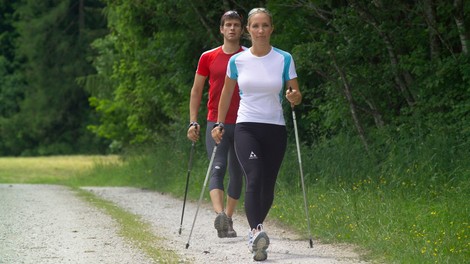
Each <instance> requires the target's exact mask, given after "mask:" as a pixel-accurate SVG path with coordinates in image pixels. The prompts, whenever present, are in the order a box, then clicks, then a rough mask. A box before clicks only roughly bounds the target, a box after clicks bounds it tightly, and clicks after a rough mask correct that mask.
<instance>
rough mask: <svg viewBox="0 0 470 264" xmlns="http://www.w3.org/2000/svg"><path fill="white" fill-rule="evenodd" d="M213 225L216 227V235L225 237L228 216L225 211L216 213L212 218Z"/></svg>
mask: <svg viewBox="0 0 470 264" xmlns="http://www.w3.org/2000/svg"><path fill="white" fill-rule="evenodd" d="M214 227H215V229H217V236H218V237H220V238H223V237H227V233H228V217H227V215H226V214H225V212H221V213H218V214H217V216H216V217H215V220H214Z"/></svg>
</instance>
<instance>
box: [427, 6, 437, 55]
mask: <svg viewBox="0 0 470 264" xmlns="http://www.w3.org/2000/svg"><path fill="white" fill-rule="evenodd" d="M424 14H425V17H426V23H427V24H428V32H429V33H428V34H429V49H430V53H431V54H430V55H431V59H435V58H438V57H439V54H440V41H439V34H438V32H437V18H436V5H435V4H434V0H425V1H424Z"/></svg>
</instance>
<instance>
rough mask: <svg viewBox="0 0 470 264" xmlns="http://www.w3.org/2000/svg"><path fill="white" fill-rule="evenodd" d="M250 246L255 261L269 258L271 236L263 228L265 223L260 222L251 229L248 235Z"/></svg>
mask: <svg viewBox="0 0 470 264" xmlns="http://www.w3.org/2000/svg"><path fill="white" fill-rule="evenodd" d="M248 236H249V237H248V239H249V240H248V248H249V249H250V252H252V253H253V259H254V260H255V261H263V260H266V259H267V258H268V252H267V251H266V250H267V249H268V247H269V237H268V235H267V234H266V232H264V230H263V225H261V224H259V225H258V227H257V228H256V229H253V230H252V231H250V233H249V235H248Z"/></svg>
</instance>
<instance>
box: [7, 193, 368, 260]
mask: <svg viewBox="0 0 470 264" xmlns="http://www.w3.org/2000/svg"><path fill="white" fill-rule="evenodd" d="M83 189H85V190H87V191H90V192H92V193H94V194H95V195H98V196H99V197H101V198H104V199H107V200H109V201H112V202H113V203H115V204H116V205H118V206H120V207H121V208H123V209H125V210H127V211H128V212H131V213H133V214H136V215H139V216H140V217H141V218H142V219H143V220H144V221H146V222H148V223H150V224H151V226H152V228H153V232H154V233H155V234H156V235H157V236H159V237H163V238H165V246H166V247H167V248H168V249H170V250H174V251H175V252H176V253H177V254H178V255H179V256H181V259H180V262H181V263H189V262H191V263H196V264H199V263H201V264H202V263H204V264H206V263H230V264H236V263H253V262H254V261H253V260H252V256H251V254H250V253H249V251H248V247H247V233H248V227H247V224H246V219H245V216H243V215H242V214H241V213H240V212H237V215H235V216H234V228H235V230H236V231H237V232H238V237H236V238H224V239H220V238H218V237H217V233H216V231H215V229H214V228H213V220H214V217H215V214H214V213H213V212H212V210H211V208H210V207H209V205H208V203H204V204H203V205H202V206H201V208H200V209H199V213H198V217H197V221H196V224H195V227H194V231H193V234H192V237H191V240H190V246H189V248H188V249H186V243H187V242H188V236H189V232H190V229H191V225H192V222H193V219H194V214H195V211H196V206H197V203H196V202H194V201H193V202H190V201H188V202H187V203H186V210H185V218H184V223H183V232H182V234H181V235H179V234H178V230H179V225H180V219H181V208H182V201H181V200H179V199H175V198H173V197H171V196H168V195H162V194H160V193H157V192H153V191H145V190H140V189H136V188H109V187H105V188H101V187H100V188H98V187H84V188H83ZM117 230H118V228H117V223H116V222H115V220H113V219H111V218H110V217H109V216H108V215H106V214H105V213H103V212H102V211H100V210H98V209H97V208H94V207H93V206H92V205H90V204H88V203H87V202H85V201H83V200H82V199H80V198H78V197H77V196H76V195H75V192H73V191H72V190H70V189H69V188H67V187H63V186H55V185H22V184H0V263H1V264H16V263H18V264H19V263H27V264H29V263H31V264H33V263H34V264H36V263H39V264H42V263H51V264H52V263H53V264H55V263H57V264H59V263H60V264H62V263H87V264H89V263H110V264H111V263H113V264H114V263H133V264H134V263H138V264H146V263H153V262H152V260H150V259H149V258H148V257H147V256H146V255H145V254H144V253H142V252H140V251H139V250H138V249H136V248H134V247H133V246H132V244H131V243H129V242H128V241H125V240H124V239H123V238H121V237H120V236H118V235H117ZM265 230H266V231H267V233H268V235H269V237H270V239H271V245H270V247H269V249H268V260H267V261H264V262H263V263H319V264H326V263H331V264H343V263H352V264H355V263H366V262H364V261H361V260H360V257H359V256H358V254H356V253H355V252H354V251H353V249H352V247H350V246H346V245H323V244H320V243H318V242H316V241H314V247H313V248H309V243H308V240H306V239H302V240H299V238H298V236H296V235H295V234H292V233H290V232H286V231H284V230H282V229H280V228H279V227H277V226H276V225H274V224H272V223H269V222H267V223H265Z"/></svg>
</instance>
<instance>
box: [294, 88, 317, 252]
mask: <svg viewBox="0 0 470 264" xmlns="http://www.w3.org/2000/svg"><path fill="white" fill-rule="evenodd" d="M289 91H291V92H292V87H289ZM294 107H295V106H294V104H291V108H292V120H293V121H294V133H295V143H296V145H297V156H298V158H299V168H300V179H301V182H302V192H303V194H304V206H305V214H306V215H307V227H308V234H309V236H310V247H311V248H313V240H312V232H311V231H310V217H309V214H308V205H307V196H306V194H305V183H304V172H303V170H302V158H301V157H300V143H299V133H298V132H297V120H296V117H295V110H294Z"/></svg>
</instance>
